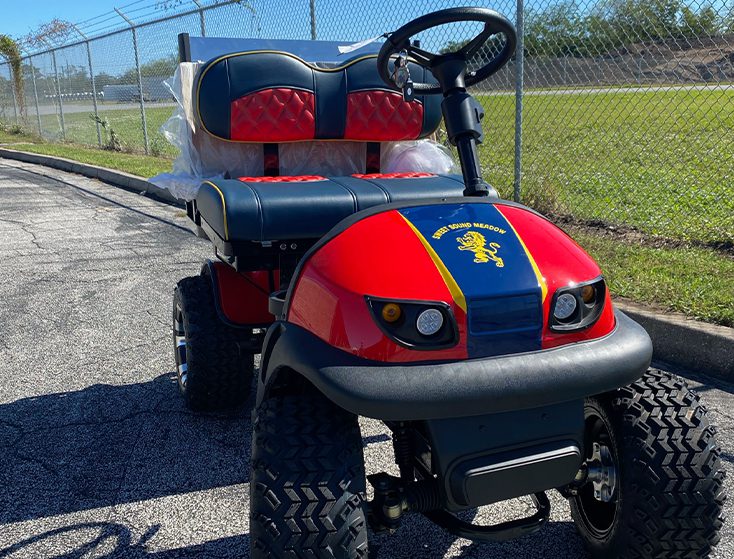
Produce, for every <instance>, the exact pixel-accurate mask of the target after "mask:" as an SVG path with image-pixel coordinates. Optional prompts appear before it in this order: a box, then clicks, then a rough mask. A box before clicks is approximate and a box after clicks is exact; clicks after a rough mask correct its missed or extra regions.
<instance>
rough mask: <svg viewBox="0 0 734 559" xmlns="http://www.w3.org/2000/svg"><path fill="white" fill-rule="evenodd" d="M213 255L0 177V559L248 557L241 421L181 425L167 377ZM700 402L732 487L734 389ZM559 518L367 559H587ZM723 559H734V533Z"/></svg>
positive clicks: (112, 195) (380, 458) (145, 211)
mask: <svg viewBox="0 0 734 559" xmlns="http://www.w3.org/2000/svg"><path fill="white" fill-rule="evenodd" d="M39 173H42V174H39ZM44 175H45V176H44ZM51 177H53V178H51ZM208 255H209V247H208V245H207V244H206V243H205V242H204V241H201V240H199V239H196V238H195V237H194V236H192V235H191V234H190V233H189V232H188V230H187V226H186V219H185V218H184V217H183V216H182V215H181V212H180V211H178V210H177V209H175V208H172V207H170V206H165V205H162V204H159V203H156V202H154V201H151V200H149V199H147V198H145V197H143V196H140V195H137V194H134V193H130V192H125V191H121V190H118V189H115V188H113V187H111V186H108V185H104V184H102V183H99V182H97V181H94V180H91V179H83V178H80V177H78V176H75V175H70V174H66V173H62V172H60V171H52V170H47V169H43V168H40V167H34V166H31V165H28V164H22V163H17V162H10V161H8V160H0V557H3V558H5V557H11V558H14V559H15V558H19V557H28V558H41V557H61V556H63V557H67V558H72V557H74V558H76V557H79V558H81V557H125V558H133V559H134V558H155V559H173V558H179V557H197V558H222V559H224V558H233V557H247V556H248V545H249V540H248V520H247V516H248V512H247V511H248V484H247V481H248V468H247V464H248V459H249V447H250V422H249V418H248V417H249V414H247V413H246V412H242V413H241V414H239V415H237V416H230V417H227V416H208V417H197V416H194V415H192V414H190V413H189V412H187V411H186V410H185V409H184V407H183V406H182V403H181V401H180V399H179V398H178V395H177V392H176V386H175V382H174V380H173V374H172V370H173V366H172V363H173V358H172V351H171V347H170V340H169V336H170V333H169V329H170V324H169V312H170V311H169V307H170V304H171V291H172V288H173V286H174V284H175V282H176V281H177V279H179V278H181V277H183V276H186V275H189V274H195V273H197V271H198V269H199V266H200V263H201V261H202V259H204V258H205V257H207V256H208ZM697 384H698V386H699V390H700V391H702V393H703V395H704V396H703V397H704V399H705V400H706V402H707V404H708V406H709V408H710V409H711V411H712V415H713V417H714V418H715V420H716V421H717V422H718V424H719V427H720V433H721V435H720V436H721V439H722V441H723V444H724V455H723V456H724V459H725V461H726V462H725V463H726V467H727V469H728V470H729V474H730V478H729V479H730V480H731V479H734V477H732V476H731V470H732V462H733V461H734V413H733V412H732V411H731V410H732V405H731V404H732V400H733V397H732V394H734V386H731V385H725V384H719V383H715V382H713V381H711V380H709V379H700V382H699V383H697ZM362 427H363V435H364V441H365V445H366V446H365V449H366V457H367V467H368V470H369V471H377V470H380V469H391V468H393V465H392V464H391V462H392V461H391V459H390V452H391V451H390V446H389V443H388V442H387V435H386V431H385V430H384V428H382V427H381V426H380V425H379V424H378V423H377V422H374V421H364V422H363V423H362ZM730 484H731V482H730ZM553 504H554V513H553V522H552V523H550V525H549V526H548V527H547V528H546V529H544V530H543V531H542V532H541V533H539V534H536V535H535V536H532V537H529V538H526V539H523V540H520V541H516V542H512V543H508V544H503V545H476V544H472V543H470V542H467V541H465V540H456V539H455V538H452V537H449V536H447V535H446V534H445V533H444V532H442V531H441V530H439V529H437V528H435V527H434V526H432V525H431V524H430V523H428V522H427V521H425V520H422V519H421V518H419V517H416V518H413V519H411V520H410V521H409V522H406V523H405V524H404V526H403V527H402V528H401V529H400V531H399V532H398V533H397V534H396V535H395V536H393V537H392V538H389V537H379V538H373V540H372V548H373V550H374V551H375V552H374V554H373V556H374V557H375V558H376V559H402V558H406V559H407V558H415V557H418V558H441V557H465V558H477V559H478V558H487V559H489V558H493V559H494V558H508V559H509V558H513V559H516V558H539V559H540V558H542V559H547V558H549V557H553V558H556V557H559V558H563V557H569V558H581V557H584V553H583V550H582V548H581V545H580V542H579V540H578V538H577V537H576V535H575V532H574V529H573V526H572V524H571V523H570V520H569V518H568V509H567V507H566V506H565V503H564V502H563V501H562V499H560V498H559V497H558V496H557V495H555V494H554V495H553ZM515 505H516V506H515V508H514V509H513V507H510V506H508V505H507V504H502V505H497V506H493V507H487V508H483V509H481V510H480V511H479V517H480V518H481V520H482V521H485V522H489V521H495V522H496V521H497V520H499V519H505V518H508V517H509V516H510V515H512V514H513V510H514V511H515V512H514V514H518V512H519V514H522V513H523V512H524V511H525V510H526V509H527V503H526V502H524V501H523V502H519V503H515ZM730 515H731V514H730ZM716 557H717V558H719V559H724V558H731V557H734V535H733V534H732V528H731V526H727V527H726V534H725V536H724V540H723V542H722V545H721V546H720V547H719V550H718V552H717V555H716Z"/></svg>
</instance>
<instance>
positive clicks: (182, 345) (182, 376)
mask: <svg viewBox="0 0 734 559" xmlns="http://www.w3.org/2000/svg"><path fill="white" fill-rule="evenodd" d="M173 343H174V345H175V348H174V349H175V354H176V375H177V376H178V382H179V383H181V386H182V387H183V388H186V379H187V376H188V374H187V372H188V366H187V364H186V332H185V331H184V325H183V311H182V310H181V307H179V306H177V307H176V316H175V318H174V320H173Z"/></svg>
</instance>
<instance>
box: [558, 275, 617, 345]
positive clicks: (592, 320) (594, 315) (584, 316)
mask: <svg viewBox="0 0 734 559" xmlns="http://www.w3.org/2000/svg"><path fill="white" fill-rule="evenodd" d="M587 285H593V286H596V300H595V301H594V305H593V306H592V307H591V308H589V307H588V305H586V303H584V301H583V300H582V299H581V295H580V291H581V289H582V288H583V287H585V286H587ZM599 286H600V287H599ZM564 293H571V294H572V295H573V296H574V298H575V299H576V305H577V311H574V314H576V312H578V313H580V317H579V320H576V321H575V322H562V321H561V320H559V319H557V318H556V316H555V310H556V303H557V302H558V298H559V297H560V296H561V295H563V294H564ZM606 296H607V284H606V282H605V281H604V276H597V277H595V278H594V279H593V280H590V281H584V282H581V283H578V284H576V285H573V286H571V285H568V286H566V287H559V288H558V289H556V292H555V293H554V294H553V300H552V301H551V305H550V313H549V315H548V327H549V328H550V329H551V330H552V331H553V332H560V333H563V334H568V333H570V332H581V331H582V330H587V329H589V328H591V327H592V326H593V325H594V324H596V322H597V321H598V320H599V317H600V316H601V315H602V312H603V311H604V304H605V301H606ZM584 307H586V309H584Z"/></svg>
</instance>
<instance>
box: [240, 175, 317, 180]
mask: <svg viewBox="0 0 734 559" xmlns="http://www.w3.org/2000/svg"><path fill="white" fill-rule="evenodd" d="M237 180H241V181H242V182H314V181H325V180H326V177H321V176H319V175H298V176H294V177H287V176H284V177H240V178H239V179H237Z"/></svg>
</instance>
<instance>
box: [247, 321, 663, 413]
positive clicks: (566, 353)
mask: <svg viewBox="0 0 734 559" xmlns="http://www.w3.org/2000/svg"><path fill="white" fill-rule="evenodd" d="M615 315H616V318H617V325H616V328H615V329H614V331H613V332H612V333H611V334H609V335H607V336H605V337H603V338H600V339H596V340H592V341H587V342H579V343H575V344H570V345H566V346H561V347H557V348H553V349H546V350H541V351H535V352H529V353H520V354H514V355H503V356H500V357H492V358H486V359H474V360H467V361H452V362H440V363H411V364H401V363H398V364H395V363H383V362H377V361H369V360H365V359H361V358H359V357H355V356H354V355H351V354H348V353H346V352H344V351H341V350H339V349H336V348H334V347H332V346H330V345H328V344H327V343H325V342H324V341H322V340H321V339H320V338H317V337H316V336H314V335H313V334H311V333H310V332H308V331H306V330H304V329H303V328H300V327H298V326H295V325H293V324H289V323H285V322H281V323H276V325H274V326H273V327H272V328H271V330H270V331H269V333H268V337H267V338H266V340H265V347H264V348H263V364H262V371H263V372H262V376H261V377H260V379H261V382H260V383H259V384H260V385H259V387H258V403H259V402H260V401H261V400H262V399H263V397H264V395H265V394H266V392H267V389H268V387H269V385H270V383H271V381H272V379H273V378H275V376H276V375H277V373H278V371H280V370H282V369H283V368H284V367H285V368H289V369H292V370H294V371H296V372H298V373H300V374H302V375H303V376H304V377H306V378H307V379H308V380H309V381H310V382H311V383H312V384H313V385H314V386H316V387H317V388H318V389H319V390H320V391H321V392H323V393H324V394H325V395H326V396H327V397H328V398H329V399H331V400H332V401H333V402H335V403H336V404H337V405H339V406H341V407H342V408H344V409H346V410H348V411H350V412H352V413H355V414H358V415H364V416H367V417H374V418H378V419H382V420H406V421H407V420H424V419H441V418H449V417H465V416H472V415H481V414H487V413H497V412H505V411H510V410H523V409H530V408H537V407H540V406H547V405H551V404H557V403H561V402H568V401H571V400H578V399H581V398H584V397H586V396H591V395H594V394H599V393H602V392H607V391H609V390H613V389H615V388H619V387H621V386H624V385H626V384H629V383H631V382H634V381H635V380H637V379H638V378H640V376H641V375H642V374H643V373H644V372H645V370H647V368H648V367H649V365H650V360H651V358H652V343H651V341H650V337H649V336H648V335H647V332H645V330H644V329H643V328H642V326H640V325H639V324H637V323H636V322H634V321H633V320H632V319H630V318H628V317H627V316H626V315H625V314H623V313H622V312H620V311H615Z"/></svg>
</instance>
